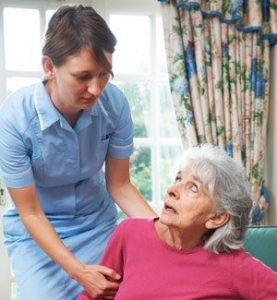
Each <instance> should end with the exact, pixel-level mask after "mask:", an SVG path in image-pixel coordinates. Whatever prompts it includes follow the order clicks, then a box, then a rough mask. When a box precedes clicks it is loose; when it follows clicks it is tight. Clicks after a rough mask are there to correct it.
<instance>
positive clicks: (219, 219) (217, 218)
mask: <svg viewBox="0 0 277 300" xmlns="http://www.w3.org/2000/svg"><path fill="white" fill-rule="evenodd" d="M229 219H230V215H229V214H228V213H227V212H223V213H220V214H216V215H214V216H213V217H211V218H210V219H209V220H207V222H206V228H207V229H216V228H219V227H221V226H223V225H225V224H226V223H227V222H228V221H229Z"/></svg>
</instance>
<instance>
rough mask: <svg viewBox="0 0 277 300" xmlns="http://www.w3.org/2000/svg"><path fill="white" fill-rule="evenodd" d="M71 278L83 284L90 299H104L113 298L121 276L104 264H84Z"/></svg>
mask: <svg viewBox="0 0 277 300" xmlns="http://www.w3.org/2000/svg"><path fill="white" fill-rule="evenodd" d="M73 278H74V279H75V280H77V281H78V282H79V283H80V284H81V285H82V286H83V288H84V289H85V291H86V293H87V294H88V295H89V296H90V297H91V299H95V300H96V299H97V300H100V299H101V300H102V299H103V300H104V299H114V296H115V294H116V292H117V290H118V287H119V281H120V278H121V277H120V275H119V274H117V273H116V272H115V271H114V270H112V269H110V268H107V267H105V266H101V265H84V266H83V268H82V270H81V271H79V272H78V273H77V274H75V275H74V276H73ZM81 299H86V298H81ZM87 299H88V298H87Z"/></svg>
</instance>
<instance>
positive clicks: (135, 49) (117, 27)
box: [110, 15, 150, 74]
mask: <svg viewBox="0 0 277 300" xmlns="http://www.w3.org/2000/svg"><path fill="white" fill-rule="evenodd" d="M110 26H111V29H112V31H113V33H114V34H115V36H116V38H117V45H116V51H115V53H114V58H113V70H114V73H115V74H129V73H132V74H145V73H149V70H150V18H149V17H146V16H125V15H111V16H110Z"/></svg>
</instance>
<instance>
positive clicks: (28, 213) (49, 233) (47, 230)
mask: <svg viewBox="0 0 277 300" xmlns="http://www.w3.org/2000/svg"><path fill="white" fill-rule="evenodd" d="M9 193H10V195H11V197H12V199H13V202H14V204H15V206H16V208H17V211H18V213H19V215H20V217H21V220H22V222H23V223H24V225H25V227H26V229H27V230H28V232H29V233H30V235H31V236H32V238H33V239H34V240H35V241H36V243H37V244H38V245H39V247H40V248H41V249H42V250H43V251H44V252H45V253H47V254H48V255H49V256H50V257H51V258H52V259H53V261H55V262H56V263H57V264H59V265H60V266H61V267H62V268H63V269H64V270H65V271H66V272H67V273H68V274H69V276H71V277H72V278H73V279H75V280H76V281H78V282H79V283H80V284H81V285H82V286H83V287H84V288H85V289H86V291H88V293H89V294H90V295H92V296H97V295H105V294H106V293H107V294H110V293H111V291H114V293H115V292H116V290H117V288H118V283H116V282H111V281H108V280H107V279H106V278H105V277H106V276H108V277H110V278H114V279H118V275H117V273H116V272H115V271H113V270H111V269H109V268H106V267H104V266H99V265H90V266H89V265H84V264H82V263H81V262H80V261H79V260H78V259H77V258H76V257H75V256H74V255H73V254H72V253H71V252H70V251H69V250H68V249H67V247H66V246H65V245H64V244H63V243H62V241H61V239H60V238H59V236H58V235H57V233H56V232H55V230H54V228H53V227H52V225H51V224H50V223H49V221H48V219H47V218H46V216H45V214H44V212H43V211H42V208H41V206H40V202H39V199H38V197H37V194H36V189H35V186H34V185H29V186H27V187H25V188H18V189H14V188H9ZM49 280H51V278H49Z"/></svg>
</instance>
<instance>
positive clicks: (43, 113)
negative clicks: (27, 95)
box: [34, 82, 60, 130]
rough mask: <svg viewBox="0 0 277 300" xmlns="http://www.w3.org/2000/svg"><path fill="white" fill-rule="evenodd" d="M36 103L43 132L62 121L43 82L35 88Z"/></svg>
mask: <svg viewBox="0 0 277 300" xmlns="http://www.w3.org/2000/svg"><path fill="white" fill-rule="evenodd" d="M34 103H35V108H36V111H37V114H38V118H39V123H40V128H41V130H45V129H46V128H48V127H50V126H51V125H52V124H53V123H55V122H57V121H58V120H59V119H60V114H59V112H58V111H57V110H56V108H55V107H54V105H53V103H52V101H51V99H50V97H49V95H48V93H47V90H46V88H45V86H44V84H43V82H40V83H38V84H37V85H36V87H35V91H34Z"/></svg>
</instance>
